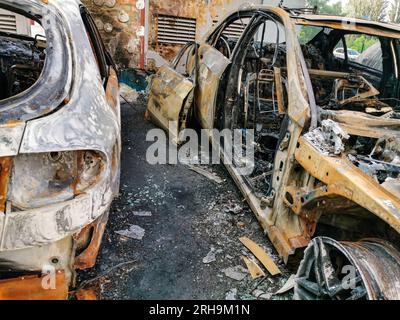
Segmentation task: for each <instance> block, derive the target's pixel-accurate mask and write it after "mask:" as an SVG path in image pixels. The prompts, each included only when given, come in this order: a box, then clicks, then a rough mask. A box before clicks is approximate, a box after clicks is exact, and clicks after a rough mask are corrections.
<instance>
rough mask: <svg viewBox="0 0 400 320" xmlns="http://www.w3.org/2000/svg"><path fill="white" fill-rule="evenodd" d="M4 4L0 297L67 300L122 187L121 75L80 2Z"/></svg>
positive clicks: (0, 1)
mask: <svg viewBox="0 0 400 320" xmlns="http://www.w3.org/2000/svg"><path fill="white" fill-rule="evenodd" d="M0 10H1V11H0V14H1V19H2V20H1V21H2V24H1V25H0V82H1V86H0V172H1V179H0V211H1V212H0V298H1V299H21V298H23V299H64V298H67V296H68V290H69V288H70V287H71V286H73V285H74V283H75V279H76V271H75V270H78V269H79V270H80V269H86V268H90V267H92V266H93V265H94V264H95V260H96V256H97V252H98V250H99V246H100V243H101V239H102V235H103V232H104V229H105V225H106V223H107V220H108V211H109V207H110V204H111V202H112V200H113V198H114V197H115V196H116V195H117V194H118V190H119V171H120V164H119V163H120V148H121V141H120V105H119V88H118V79H117V75H116V70H115V67H113V63H112V60H111V58H110V56H109V54H108V53H107V51H106V50H105V47H104V45H103V43H102V41H101V38H100V36H99V33H98V31H97V29H96V27H95V24H94V21H93V20H92V18H91V16H90V15H89V13H88V11H87V10H86V8H85V7H83V6H82V5H81V3H80V2H79V1H75V0H74V1H61V0H52V1H39V0H37V1H36V0H29V1H28V0H17V1H13V0H0ZM23 23H25V27H23V26H22V27H21V26H20V25H21V24H23ZM38 30H42V32H40V31H39V32H38ZM36 32H38V33H36Z"/></svg>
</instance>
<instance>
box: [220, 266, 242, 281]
mask: <svg viewBox="0 0 400 320" xmlns="http://www.w3.org/2000/svg"><path fill="white" fill-rule="evenodd" d="M222 272H223V273H224V274H225V275H226V276H227V277H228V278H231V279H233V280H237V281H242V280H243V279H244V278H246V276H247V270H246V269H245V268H243V267H242V266H235V267H228V268H226V269H224V270H222Z"/></svg>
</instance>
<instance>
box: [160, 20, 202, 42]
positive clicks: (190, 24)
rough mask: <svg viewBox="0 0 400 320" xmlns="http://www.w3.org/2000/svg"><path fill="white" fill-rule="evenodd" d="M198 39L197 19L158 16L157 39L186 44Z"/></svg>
mask: <svg viewBox="0 0 400 320" xmlns="http://www.w3.org/2000/svg"><path fill="white" fill-rule="evenodd" d="M195 40H196V19H190V18H181V17H174V16H166V15H159V16H158V33H157V41H158V42H159V43H168V44H186V43H187V42H188V41H195Z"/></svg>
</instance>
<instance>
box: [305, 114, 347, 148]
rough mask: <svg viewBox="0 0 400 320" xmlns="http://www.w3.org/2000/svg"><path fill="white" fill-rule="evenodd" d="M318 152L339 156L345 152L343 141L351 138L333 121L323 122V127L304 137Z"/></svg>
mask: <svg viewBox="0 0 400 320" xmlns="http://www.w3.org/2000/svg"><path fill="white" fill-rule="evenodd" d="M304 137H305V139H307V140H308V141H310V142H311V143H312V144H313V145H314V146H315V147H316V148H318V150H319V151H320V152H321V153H323V154H326V155H339V154H341V153H342V152H343V151H344V144H343V141H345V140H347V139H349V138H350V136H349V135H348V134H347V132H346V131H345V130H343V129H342V128H341V127H340V125H338V124H337V123H336V122H334V121H332V120H329V119H328V120H323V121H322V126H321V127H318V128H316V129H315V130H313V131H311V132H308V133H307V134H305V135H304Z"/></svg>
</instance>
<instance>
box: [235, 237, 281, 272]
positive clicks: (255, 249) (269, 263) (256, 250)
mask: <svg viewBox="0 0 400 320" xmlns="http://www.w3.org/2000/svg"><path fill="white" fill-rule="evenodd" d="M239 240H240V242H241V243H243V245H244V246H245V247H246V248H247V249H249V250H250V251H251V253H252V254H254V256H255V257H256V258H257V259H258V260H259V261H260V262H261V263H262V265H263V266H264V267H265V268H266V269H267V270H268V272H269V273H270V274H271V275H273V276H275V275H277V274H280V273H281V271H280V270H279V268H278V266H277V265H276V264H275V262H274V261H273V260H272V259H271V257H270V256H269V255H268V254H267V253H266V252H265V251H264V250H263V248H261V247H260V246H259V245H258V244H256V243H255V242H254V241H252V240H250V239H249V238H247V237H241V238H239Z"/></svg>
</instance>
